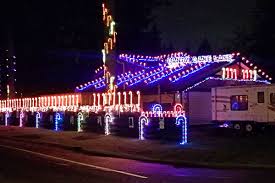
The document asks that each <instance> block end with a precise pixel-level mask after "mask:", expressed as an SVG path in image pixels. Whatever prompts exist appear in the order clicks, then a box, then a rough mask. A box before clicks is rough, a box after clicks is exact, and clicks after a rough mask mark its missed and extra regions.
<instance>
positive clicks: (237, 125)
mask: <svg viewBox="0 0 275 183" xmlns="http://www.w3.org/2000/svg"><path fill="white" fill-rule="evenodd" d="M233 128H234V129H235V130H238V131H239V130H241V125H240V123H235V124H234V125H233Z"/></svg>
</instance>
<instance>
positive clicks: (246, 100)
mask: <svg viewBox="0 0 275 183" xmlns="http://www.w3.org/2000/svg"><path fill="white" fill-rule="evenodd" d="M211 99H212V120H213V122H216V123H218V124H219V125H220V126H223V127H232V128H234V129H236V130H240V131H246V132H252V131H255V130H256V129H258V128H257V127H264V126H265V125H269V124H275V85H250V86H249V85H244V86H228V87H218V88H212V91H211Z"/></svg>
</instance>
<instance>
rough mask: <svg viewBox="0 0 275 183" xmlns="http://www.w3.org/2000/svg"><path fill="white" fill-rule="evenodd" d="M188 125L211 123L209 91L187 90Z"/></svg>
mask: <svg viewBox="0 0 275 183" xmlns="http://www.w3.org/2000/svg"><path fill="white" fill-rule="evenodd" d="M188 119H189V125H202V124H209V123H211V92H189V104H188Z"/></svg>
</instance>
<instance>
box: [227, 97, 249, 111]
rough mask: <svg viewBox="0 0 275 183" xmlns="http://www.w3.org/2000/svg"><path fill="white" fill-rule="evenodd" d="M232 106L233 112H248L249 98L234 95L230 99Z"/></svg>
mask: <svg viewBox="0 0 275 183" xmlns="http://www.w3.org/2000/svg"><path fill="white" fill-rule="evenodd" d="M230 104H231V110H232V111H246V110H248V96H247V95H234V96H231V97H230Z"/></svg>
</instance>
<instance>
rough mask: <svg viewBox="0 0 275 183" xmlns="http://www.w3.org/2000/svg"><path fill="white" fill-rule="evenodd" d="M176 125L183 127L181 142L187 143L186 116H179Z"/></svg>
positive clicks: (182, 143)
mask: <svg viewBox="0 0 275 183" xmlns="http://www.w3.org/2000/svg"><path fill="white" fill-rule="evenodd" d="M176 125H177V126H180V127H181V129H182V133H181V136H182V139H181V143H180V144H181V145H184V144H186V143H187V120H186V117H185V116H183V115H179V116H177V118H176Z"/></svg>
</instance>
